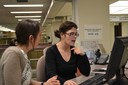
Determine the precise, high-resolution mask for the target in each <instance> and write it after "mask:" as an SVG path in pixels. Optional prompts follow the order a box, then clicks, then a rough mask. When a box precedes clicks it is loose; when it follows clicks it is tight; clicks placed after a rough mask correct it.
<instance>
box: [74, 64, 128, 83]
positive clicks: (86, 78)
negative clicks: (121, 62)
mask: <svg viewBox="0 0 128 85" xmlns="http://www.w3.org/2000/svg"><path fill="white" fill-rule="evenodd" d="M100 68H107V65H91V73H90V76H89V77H86V76H84V75H81V76H79V77H76V78H74V79H72V80H73V81H75V82H76V83H77V84H80V83H82V82H84V81H86V80H88V79H89V78H91V77H93V76H94V73H93V70H94V69H100ZM100 73H103V74H105V72H100ZM125 74H126V76H127V77H128V75H127V74H128V69H125ZM104 85H108V84H104Z"/></svg>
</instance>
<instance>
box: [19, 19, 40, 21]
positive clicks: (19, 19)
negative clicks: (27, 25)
mask: <svg viewBox="0 0 128 85" xmlns="http://www.w3.org/2000/svg"><path fill="white" fill-rule="evenodd" d="M22 20H24V19H18V21H22ZM31 20H34V21H40V19H31Z"/></svg>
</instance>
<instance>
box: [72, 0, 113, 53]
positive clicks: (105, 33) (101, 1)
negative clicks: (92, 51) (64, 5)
mask: <svg viewBox="0 0 128 85" xmlns="http://www.w3.org/2000/svg"><path fill="white" fill-rule="evenodd" d="M73 5H74V6H73V7H74V21H75V22H76V23H77V24H78V26H79V32H80V39H79V41H80V42H81V41H82V40H85V41H87V40H93V39H94V38H95V37H93V39H91V38H89V39H88V37H87V36H85V25H91V26H93V25H100V26H101V28H102V34H101V36H100V37H101V38H95V39H96V40H97V41H98V43H100V44H103V46H104V48H105V50H106V52H107V53H110V50H111V44H112V42H111V39H110V37H111V35H112V34H111V33H110V24H109V1H108V0H74V2H73Z"/></svg>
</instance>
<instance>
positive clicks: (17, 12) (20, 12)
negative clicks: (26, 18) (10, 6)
mask: <svg viewBox="0 0 128 85" xmlns="http://www.w3.org/2000/svg"><path fill="white" fill-rule="evenodd" d="M10 13H12V14H22V13H26V14H27V13H42V11H13V12H10Z"/></svg>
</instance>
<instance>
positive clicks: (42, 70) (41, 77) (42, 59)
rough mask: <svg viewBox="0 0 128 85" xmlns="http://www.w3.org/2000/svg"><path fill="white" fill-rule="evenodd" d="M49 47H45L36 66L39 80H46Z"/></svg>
mask: <svg viewBox="0 0 128 85" xmlns="http://www.w3.org/2000/svg"><path fill="white" fill-rule="evenodd" d="M47 49H48V47H46V48H44V50H43V56H41V57H40V58H39V60H38V61H37V66H36V71H37V72H36V77H37V80H38V81H45V55H46V51H47Z"/></svg>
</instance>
